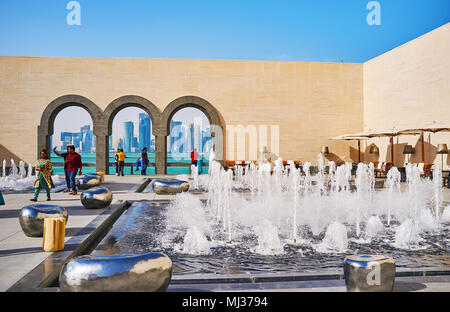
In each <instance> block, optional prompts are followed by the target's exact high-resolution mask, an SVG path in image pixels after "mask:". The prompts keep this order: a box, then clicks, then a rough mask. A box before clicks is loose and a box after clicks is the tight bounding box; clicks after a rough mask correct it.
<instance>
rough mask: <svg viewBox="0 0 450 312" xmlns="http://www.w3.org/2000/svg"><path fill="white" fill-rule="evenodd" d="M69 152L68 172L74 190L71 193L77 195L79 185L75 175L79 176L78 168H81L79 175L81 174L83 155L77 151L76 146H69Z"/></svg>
mask: <svg viewBox="0 0 450 312" xmlns="http://www.w3.org/2000/svg"><path fill="white" fill-rule="evenodd" d="M68 151H69V153H68V154H67V157H66V161H67V173H68V175H69V180H70V186H71V187H72V192H71V193H70V195H77V186H76V184H75V177H76V176H77V172H78V169H80V172H79V175H81V174H82V173H81V169H82V162H81V156H80V154H78V153H77V152H75V146H73V145H70V146H68Z"/></svg>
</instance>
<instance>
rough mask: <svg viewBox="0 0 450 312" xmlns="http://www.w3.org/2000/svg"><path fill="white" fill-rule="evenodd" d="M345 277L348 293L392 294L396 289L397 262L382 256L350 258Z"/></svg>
mask: <svg viewBox="0 0 450 312" xmlns="http://www.w3.org/2000/svg"><path fill="white" fill-rule="evenodd" d="M344 275H345V284H346V286H347V291H366V292H390V291H392V290H393V289H394V280H395V260H394V259H393V258H390V257H386V256H381V255H371V256H364V255H361V256H356V255H353V256H348V257H346V258H345V260H344Z"/></svg>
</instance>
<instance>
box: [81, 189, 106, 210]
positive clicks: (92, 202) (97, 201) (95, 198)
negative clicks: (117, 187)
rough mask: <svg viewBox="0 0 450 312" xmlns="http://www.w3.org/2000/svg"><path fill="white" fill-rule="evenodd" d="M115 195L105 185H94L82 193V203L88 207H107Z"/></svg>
mask: <svg viewBox="0 0 450 312" xmlns="http://www.w3.org/2000/svg"><path fill="white" fill-rule="evenodd" d="M112 198H113V195H112V193H111V191H110V190H108V189H107V188H106V187H103V186H97V187H93V188H91V189H89V190H86V191H84V192H83V193H81V195H80V199H81V203H82V204H83V206H84V207H85V208H87V209H98V208H106V207H108V206H109V205H110V204H111V202H112Z"/></svg>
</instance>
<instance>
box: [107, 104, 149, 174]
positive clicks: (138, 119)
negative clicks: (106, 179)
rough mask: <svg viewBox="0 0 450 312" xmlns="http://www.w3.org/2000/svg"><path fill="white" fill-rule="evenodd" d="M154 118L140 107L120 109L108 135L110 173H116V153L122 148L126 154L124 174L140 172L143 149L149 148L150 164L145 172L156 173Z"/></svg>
mask: <svg viewBox="0 0 450 312" xmlns="http://www.w3.org/2000/svg"><path fill="white" fill-rule="evenodd" d="M152 127H153V123H152V119H151V117H150V115H149V114H148V113H147V112H146V111H145V110H144V109H142V108H139V107H134V106H131V107H125V108H122V109H120V111H118V112H117V113H116V114H115V116H114V118H113V119H112V126H111V129H112V131H111V133H110V135H109V137H108V146H109V151H108V156H109V159H108V162H109V164H110V165H109V174H116V173H117V172H116V168H115V167H114V166H112V165H114V164H115V159H114V156H115V153H116V151H117V149H122V150H123V152H124V153H125V154H126V158H125V167H124V174H140V173H142V172H141V171H142V167H140V166H139V169H138V168H137V166H136V162H137V160H138V159H139V158H140V157H141V151H142V150H143V149H144V148H147V155H148V158H149V164H148V165H149V166H148V167H147V168H146V170H144V171H145V174H155V136H154V135H153V134H152Z"/></svg>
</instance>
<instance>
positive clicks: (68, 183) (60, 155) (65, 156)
mask: <svg viewBox="0 0 450 312" xmlns="http://www.w3.org/2000/svg"><path fill="white" fill-rule="evenodd" d="M53 152H54V153H55V154H56V155H57V156H59V157H64V174H65V176H66V185H67V187H66V188H65V189H64V192H70V179H69V174H68V173H67V160H66V158H67V155H68V154H69V146H67V152H66V153H58V152H57V151H56V146H55V147H54V148H53Z"/></svg>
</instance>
